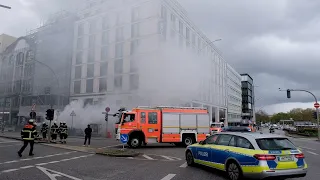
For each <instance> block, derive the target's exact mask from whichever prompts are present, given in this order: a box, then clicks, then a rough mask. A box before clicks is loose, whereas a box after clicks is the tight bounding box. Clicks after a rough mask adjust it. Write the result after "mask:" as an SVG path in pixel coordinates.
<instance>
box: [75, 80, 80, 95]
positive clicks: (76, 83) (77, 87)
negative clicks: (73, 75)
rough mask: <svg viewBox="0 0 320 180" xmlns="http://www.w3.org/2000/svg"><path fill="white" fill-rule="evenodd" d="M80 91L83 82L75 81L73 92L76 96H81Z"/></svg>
mask: <svg viewBox="0 0 320 180" xmlns="http://www.w3.org/2000/svg"><path fill="white" fill-rule="evenodd" d="M80 90H81V81H80V80H79V81H74V85H73V92H74V94H80Z"/></svg>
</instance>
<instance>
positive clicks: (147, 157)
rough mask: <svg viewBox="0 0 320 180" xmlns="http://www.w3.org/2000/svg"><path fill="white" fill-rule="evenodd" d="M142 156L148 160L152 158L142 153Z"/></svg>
mask: <svg viewBox="0 0 320 180" xmlns="http://www.w3.org/2000/svg"><path fill="white" fill-rule="evenodd" d="M142 156H143V157H145V158H146V159H149V160H154V159H153V158H152V157H150V156H148V155H145V154H144V155H142Z"/></svg>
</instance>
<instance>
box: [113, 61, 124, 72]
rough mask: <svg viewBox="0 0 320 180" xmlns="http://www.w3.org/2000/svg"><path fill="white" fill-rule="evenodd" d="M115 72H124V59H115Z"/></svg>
mask: <svg viewBox="0 0 320 180" xmlns="http://www.w3.org/2000/svg"><path fill="white" fill-rule="evenodd" d="M114 73H115V74H122V73H123V60H122V59H119V60H115V61H114Z"/></svg>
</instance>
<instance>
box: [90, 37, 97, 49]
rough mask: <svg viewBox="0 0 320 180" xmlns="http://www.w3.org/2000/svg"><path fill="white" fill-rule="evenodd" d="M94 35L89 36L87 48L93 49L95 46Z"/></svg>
mask: <svg viewBox="0 0 320 180" xmlns="http://www.w3.org/2000/svg"><path fill="white" fill-rule="evenodd" d="M95 39H96V38H95V35H91V36H89V48H94V46H95Z"/></svg>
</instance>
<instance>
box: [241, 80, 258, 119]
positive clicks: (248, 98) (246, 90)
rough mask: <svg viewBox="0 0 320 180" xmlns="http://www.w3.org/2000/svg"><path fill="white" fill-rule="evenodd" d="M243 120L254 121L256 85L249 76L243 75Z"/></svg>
mask: <svg viewBox="0 0 320 180" xmlns="http://www.w3.org/2000/svg"><path fill="white" fill-rule="evenodd" d="M241 87H242V119H246V120H251V121H254V120H255V119H254V118H255V112H254V105H255V103H254V84H253V79H252V77H251V76H250V75H249V74H241Z"/></svg>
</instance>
